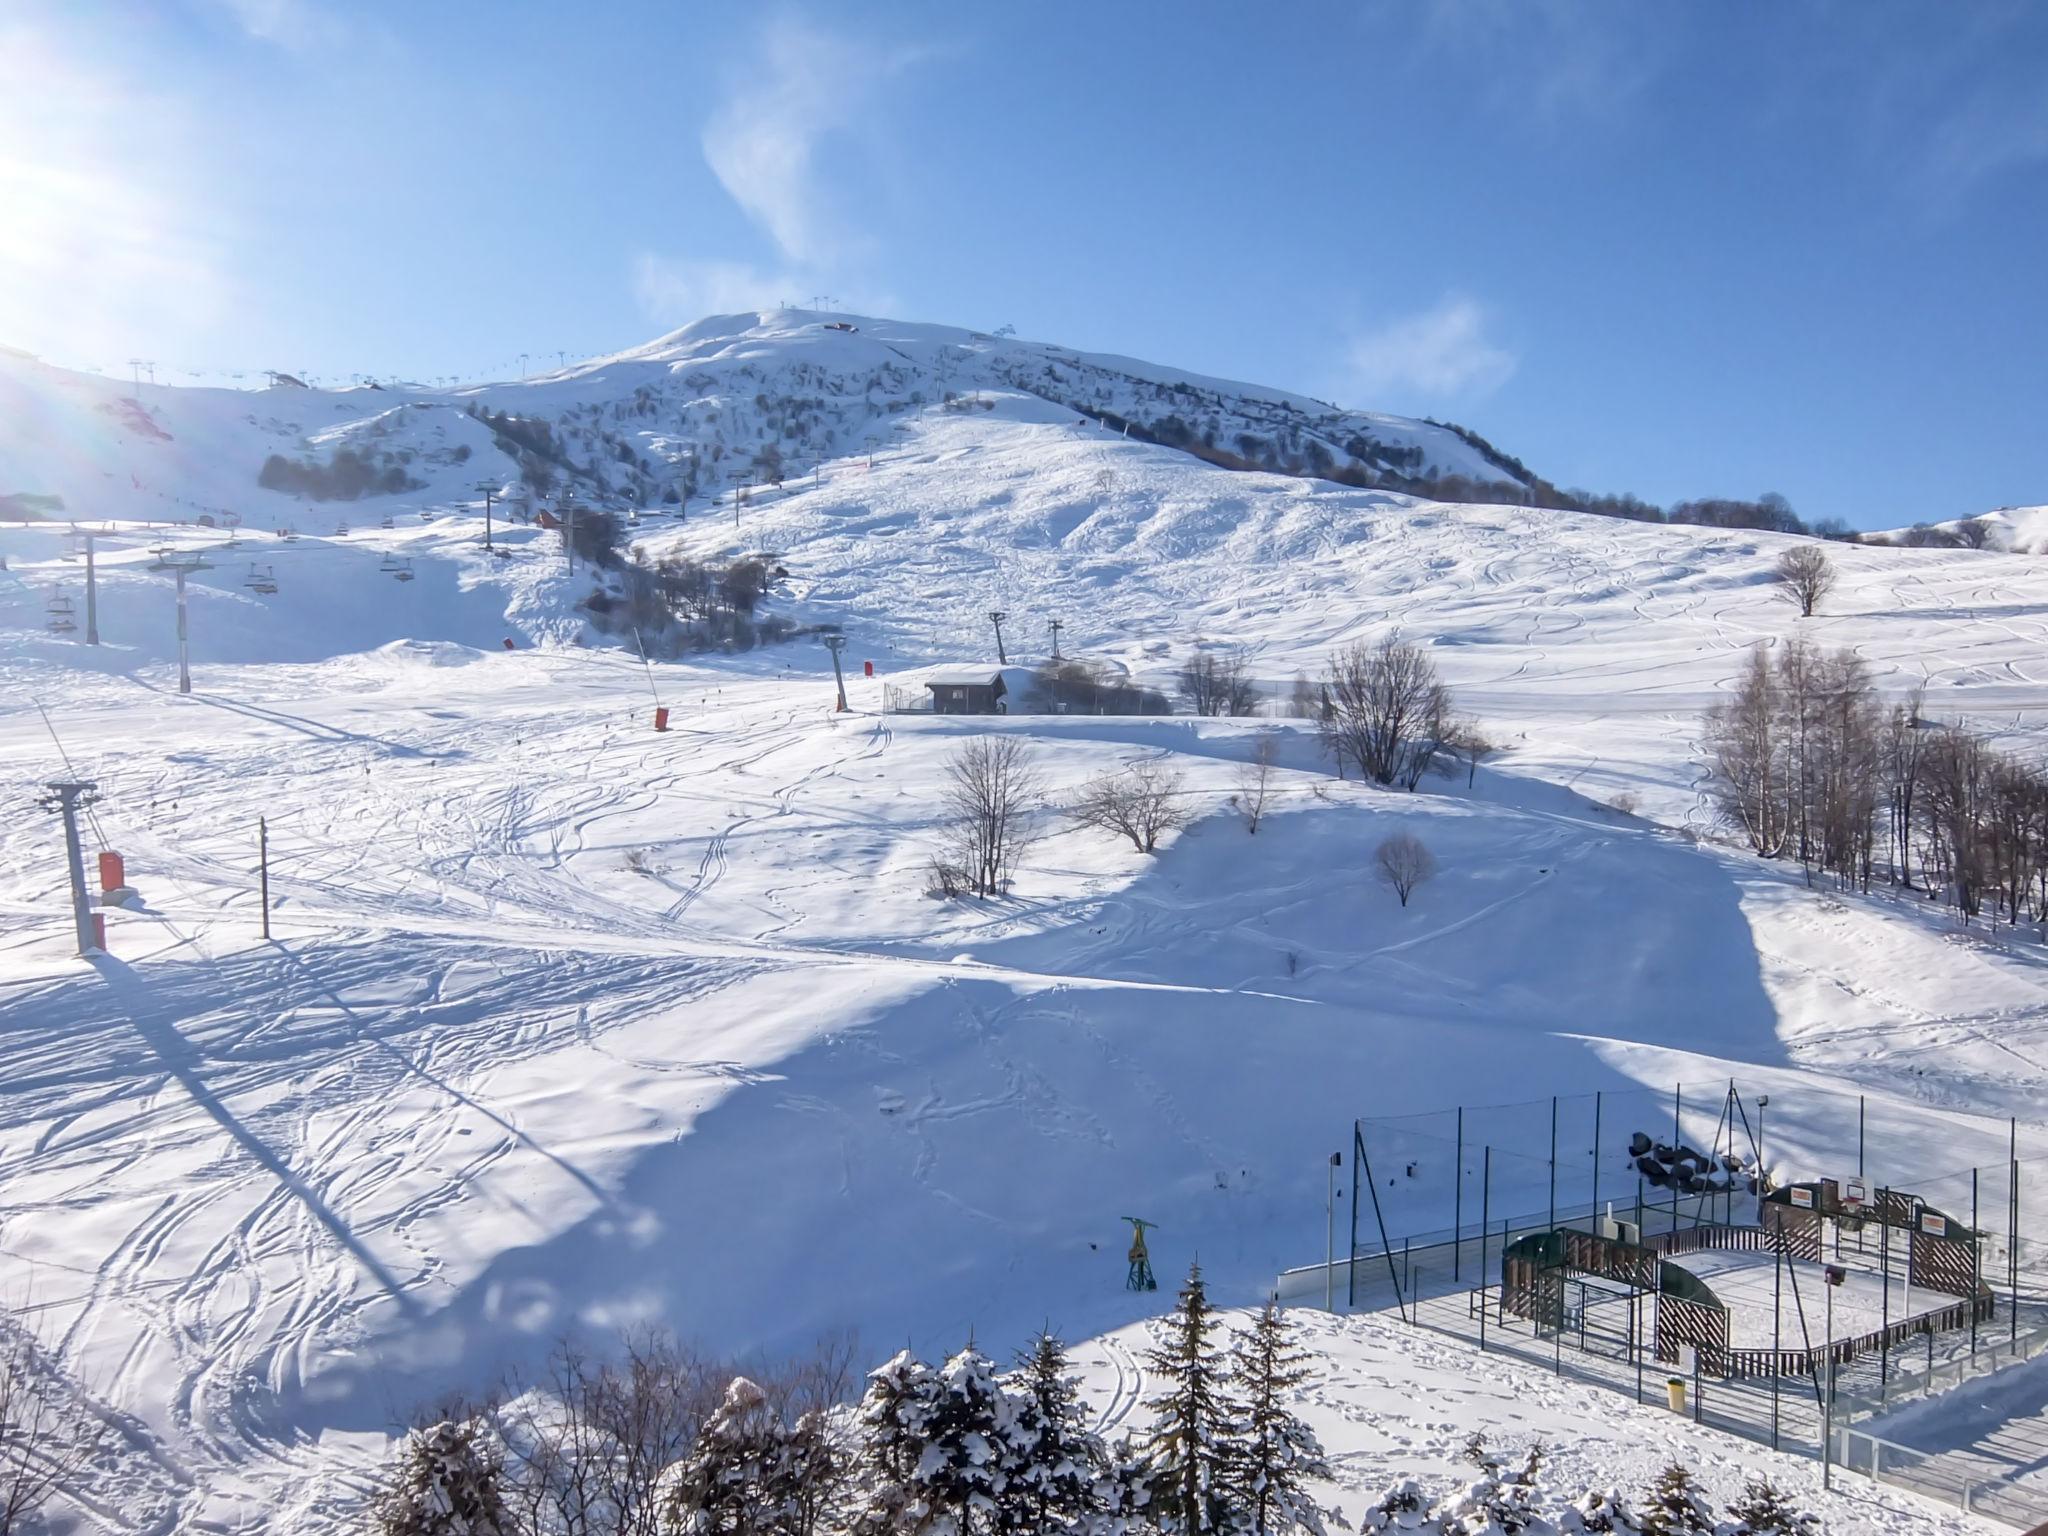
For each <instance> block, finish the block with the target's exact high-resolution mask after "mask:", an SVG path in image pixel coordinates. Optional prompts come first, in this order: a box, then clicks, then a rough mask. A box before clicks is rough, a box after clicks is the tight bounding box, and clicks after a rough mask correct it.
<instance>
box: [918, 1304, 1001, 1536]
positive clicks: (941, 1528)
mask: <svg viewBox="0 0 2048 1536" xmlns="http://www.w3.org/2000/svg"><path fill="white" fill-rule="evenodd" d="M1015 1415H1016V1404H1015V1403H1014V1402H1013V1401H1012V1400H1011V1398H1010V1394H1009V1393H1008V1392H1007V1391H1005V1390H1004V1388H1003V1384H1002V1382H1000V1381H999V1380H997V1378H996V1368H995V1363H994V1362H993V1361H991V1360H990V1359H989V1358H988V1356H987V1355H984V1354H983V1353H982V1352H981V1351H980V1350H978V1349H976V1348H975V1347H974V1346H973V1345H972V1344H969V1345H968V1346H967V1347H966V1348H965V1349H963V1350H961V1351H960V1353H958V1354H957V1355H955V1356H954V1357H953V1358H952V1359H950V1360H948V1361H947V1362H946V1363H945V1365H943V1366H942V1367H940V1369H939V1373H938V1391H937V1393H936V1395H935V1396H934V1397H933V1399H932V1409H931V1416H930V1418H929V1420H928V1428H927V1435H926V1441H925V1452H924V1457H923V1459H922V1461H921V1462H920V1464H919V1467H918V1479H919V1482H920V1484H921V1486H922V1490H923V1502H924V1504H925V1505H926V1507H927V1508H928V1509H929V1510H930V1511H931V1523H930V1525H929V1527H928V1529H929V1530H930V1531H931V1532H932V1533H933V1536H993V1532H994V1531H995V1529H996V1526H997V1523H998V1522H997V1511H998V1506H999V1504H1000V1503H1001V1501H1003V1500H1004V1499H1005V1498H1006V1496H1007V1495H1008V1493H1009V1487H1010V1474H1011V1472H1012V1471H1013V1470H1014V1469H1015V1467H1016V1460H1017V1452H1016V1447H1015V1445H1014V1443H1013V1436H1014V1434H1015Z"/></svg>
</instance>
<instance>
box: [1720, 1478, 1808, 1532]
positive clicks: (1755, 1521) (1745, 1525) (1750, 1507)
mask: <svg viewBox="0 0 2048 1536" xmlns="http://www.w3.org/2000/svg"><path fill="white" fill-rule="evenodd" d="M1728 1518H1729V1519H1731V1520H1733V1521H1734V1522H1735V1523H1736V1532H1737V1533H1738V1536H1806V1533H1807V1532H1809V1531H1816V1530H1818V1529H1819V1528H1820V1520H1819V1518H1818V1517H1817V1516H1814V1515H1809V1514H1807V1513H1805V1512H1804V1511H1803V1510H1801V1509H1800V1508H1799V1507H1798V1506H1797V1505H1795V1504H1794V1503H1793V1502H1792V1501H1791V1500H1790V1499H1788V1498H1786V1497H1785V1495H1784V1494H1783V1493H1781V1492H1780V1491H1779V1490H1778V1485H1777V1484H1776V1483H1774V1482H1772V1481H1771V1480H1770V1479H1769V1478H1768V1477H1763V1476H1761V1475H1760V1476H1758V1477H1757V1479H1756V1480H1755V1481H1754V1482H1752V1483H1750V1484H1749V1485H1748V1486H1747V1487H1746V1488H1744V1489H1743V1490H1742V1492H1741V1493H1740V1494H1738V1495H1736V1498H1735V1502H1734V1503H1732V1504H1730V1505H1729V1506H1728Z"/></svg>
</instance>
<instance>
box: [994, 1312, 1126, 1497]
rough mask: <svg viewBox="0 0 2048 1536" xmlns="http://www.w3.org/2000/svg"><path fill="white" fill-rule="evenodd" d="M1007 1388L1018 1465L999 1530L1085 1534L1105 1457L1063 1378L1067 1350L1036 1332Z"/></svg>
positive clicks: (1070, 1380)
mask: <svg viewBox="0 0 2048 1536" xmlns="http://www.w3.org/2000/svg"><path fill="white" fill-rule="evenodd" d="M1009 1386H1010V1389H1011V1391H1012V1393H1013V1394H1014V1396H1015V1398H1016V1405H1017V1406H1016V1422H1015V1427H1014V1433H1013V1435H1012V1441H1013V1444H1014V1448H1015V1453H1016V1466H1015V1469H1014V1471H1013V1472H1012V1474H1011V1478H1010V1487H1009V1492H1008V1495H1007V1496H1006V1498H1005V1499H1004V1504H1003V1512H1002V1514H1003V1518H1002V1525H1003V1528H1004V1529H1005V1530H1006V1531H1011V1532H1018V1533H1028V1536H1058V1533H1061V1532H1079V1531H1084V1530H1087V1529H1089V1527H1090V1525H1091V1522H1092V1520H1093V1518H1094V1516H1095V1515H1096V1514H1097V1512H1098V1511H1099V1510H1100V1509H1101V1508H1102V1505H1103V1502H1104V1500H1103V1489H1102V1482H1103V1478H1104V1474H1105V1472H1106V1470H1107V1456H1106V1453H1105V1452H1104V1450H1103V1446H1102V1439H1101V1437H1100V1436H1099V1435H1097V1434H1096V1433H1095V1431H1094V1430H1093V1429H1091V1428H1090V1427H1089V1424H1088V1412H1087V1409H1086V1408H1085V1407H1084V1406H1083V1405H1082V1402H1081V1393H1080V1382H1079V1380H1078V1379H1077V1378H1076V1377H1074V1376H1072V1375H1070V1374H1069V1372H1068V1368H1067V1347H1066V1345H1065V1344H1063V1343H1061V1342H1060V1340H1059V1339H1057V1338H1056V1337H1054V1336H1053V1335H1052V1334H1051V1333H1041V1334H1040V1335H1039V1336H1038V1337H1037V1338H1036V1339H1035V1340H1033V1341H1032V1345H1031V1348H1030V1349H1029V1350H1027V1351H1025V1352H1024V1353H1023V1354H1022V1355H1020V1356H1019V1357H1018V1361H1017V1369H1016V1371H1015V1373H1014V1374H1013V1375H1012V1376H1011V1378H1010V1382H1009Z"/></svg>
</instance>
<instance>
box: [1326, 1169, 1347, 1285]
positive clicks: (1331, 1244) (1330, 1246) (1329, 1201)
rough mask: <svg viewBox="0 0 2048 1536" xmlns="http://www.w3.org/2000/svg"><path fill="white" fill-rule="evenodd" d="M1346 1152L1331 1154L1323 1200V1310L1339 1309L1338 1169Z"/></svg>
mask: <svg viewBox="0 0 2048 1536" xmlns="http://www.w3.org/2000/svg"><path fill="white" fill-rule="evenodd" d="M1343 1165H1344V1154H1343V1153H1342V1152H1332V1153H1331V1154H1330V1192H1329V1194H1328V1195H1326V1196H1325V1197H1324V1200H1323V1310H1324V1311H1325V1312H1334V1311H1336V1310H1337V1170H1338V1169H1339V1168H1341V1167H1342V1166H1343Z"/></svg>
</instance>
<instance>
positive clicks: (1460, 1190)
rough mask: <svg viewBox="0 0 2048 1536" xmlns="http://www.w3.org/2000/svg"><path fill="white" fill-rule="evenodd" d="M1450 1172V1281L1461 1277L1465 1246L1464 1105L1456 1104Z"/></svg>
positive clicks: (1452, 1281) (1455, 1282)
mask: <svg viewBox="0 0 2048 1536" xmlns="http://www.w3.org/2000/svg"><path fill="white" fill-rule="evenodd" d="M1451 1172H1452V1173H1453V1175H1454V1176H1455V1177H1456V1179H1457V1183H1456V1184H1455V1185H1454V1186H1453V1187H1452V1189H1451V1283H1452V1284H1453V1285H1456V1284H1457V1283H1458V1281H1459V1280H1460V1279H1461V1278H1463V1277H1462V1276H1461V1275H1460V1274H1459V1272H1458V1258H1459V1256H1460V1254H1462V1253H1463V1251H1464V1248H1465V1106H1464V1105H1462V1104H1460V1105H1459V1106H1458V1150H1457V1154H1456V1157H1455V1159H1454V1161H1453V1164H1452V1168H1451Z"/></svg>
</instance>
